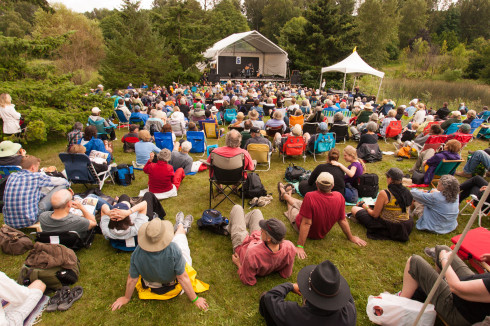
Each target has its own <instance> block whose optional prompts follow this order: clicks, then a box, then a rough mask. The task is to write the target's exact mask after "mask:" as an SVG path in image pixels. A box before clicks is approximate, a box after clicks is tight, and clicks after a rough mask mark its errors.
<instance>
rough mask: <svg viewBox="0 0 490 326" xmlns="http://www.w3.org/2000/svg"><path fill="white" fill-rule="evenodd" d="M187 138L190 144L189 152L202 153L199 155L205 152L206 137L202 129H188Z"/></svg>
mask: <svg viewBox="0 0 490 326" xmlns="http://www.w3.org/2000/svg"><path fill="white" fill-rule="evenodd" d="M187 140H188V141H189V142H190V143H191V144H192V148H191V150H190V152H191V153H202V155H201V156H204V155H205V154H206V137H204V132H203V131H188V132H187Z"/></svg>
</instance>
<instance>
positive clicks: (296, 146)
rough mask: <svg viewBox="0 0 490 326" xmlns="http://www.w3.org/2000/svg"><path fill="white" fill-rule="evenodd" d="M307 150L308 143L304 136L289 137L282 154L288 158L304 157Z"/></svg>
mask: <svg viewBox="0 0 490 326" xmlns="http://www.w3.org/2000/svg"><path fill="white" fill-rule="evenodd" d="M305 148H306V143H305V140H304V139H303V137H302V136H288V138H287V139H286V141H285V142H284V144H283V147H282V152H283V153H284V155H288V156H297V155H304V153H305Z"/></svg>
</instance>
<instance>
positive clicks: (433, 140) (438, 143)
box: [420, 135, 448, 152]
mask: <svg viewBox="0 0 490 326" xmlns="http://www.w3.org/2000/svg"><path fill="white" fill-rule="evenodd" d="M447 141H448V136H447V135H431V136H429V138H427V140H426V141H425V144H424V147H423V148H422V149H421V150H420V152H423V151H425V150H427V149H429V148H432V149H434V150H435V151H436V152H438V151H439V149H440V148H442V147H443V145H444V144H445V143H446V142H447Z"/></svg>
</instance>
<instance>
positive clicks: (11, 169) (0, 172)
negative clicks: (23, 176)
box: [0, 165, 22, 180]
mask: <svg viewBox="0 0 490 326" xmlns="http://www.w3.org/2000/svg"><path fill="white" fill-rule="evenodd" d="M20 170H22V167H20V166H17V165H0V180H2V179H6V178H7V177H8V176H9V175H11V174H12V173H15V172H19V171H20Z"/></svg>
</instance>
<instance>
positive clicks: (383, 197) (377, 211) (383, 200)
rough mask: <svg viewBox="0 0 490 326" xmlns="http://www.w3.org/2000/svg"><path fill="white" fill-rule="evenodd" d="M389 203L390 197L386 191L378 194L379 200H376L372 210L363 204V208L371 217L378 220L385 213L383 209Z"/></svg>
mask: <svg viewBox="0 0 490 326" xmlns="http://www.w3.org/2000/svg"><path fill="white" fill-rule="evenodd" d="M387 203H388V195H387V194H386V191H380V192H379V194H378V199H376V203H374V208H373V209H371V207H369V206H368V205H367V204H363V205H362V208H364V209H365V210H366V211H367V212H368V214H369V215H371V216H372V217H373V218H378V217H379V216H380V215H381V212H382V211H383V207H384V206H385V205H386V204H387Z"/></svg>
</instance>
